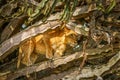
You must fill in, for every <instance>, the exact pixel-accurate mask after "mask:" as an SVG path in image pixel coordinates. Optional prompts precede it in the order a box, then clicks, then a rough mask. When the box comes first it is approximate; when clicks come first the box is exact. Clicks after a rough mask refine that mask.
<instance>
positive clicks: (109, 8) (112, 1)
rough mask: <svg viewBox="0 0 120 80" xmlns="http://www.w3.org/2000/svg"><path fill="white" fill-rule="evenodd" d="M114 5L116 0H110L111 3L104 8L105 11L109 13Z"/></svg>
mask: <svg viewBox="0 0 120 80" xmlns="http://www.w3.org/2000/svg"><path fill="white" fill-rule="evenodd" d="M115 5H116V1H115V0H111V4H110V5H109V6H108V8H107V9H106V10H105V13H106V14H107V13H109V12H110V11H111V10H112V9H113V8H114V7H115Z"/></svg>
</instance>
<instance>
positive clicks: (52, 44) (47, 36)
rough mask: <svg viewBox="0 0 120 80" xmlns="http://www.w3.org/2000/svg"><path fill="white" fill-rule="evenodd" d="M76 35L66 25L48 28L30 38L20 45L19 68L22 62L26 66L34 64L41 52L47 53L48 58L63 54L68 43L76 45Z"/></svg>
mask: <svg viewBox="0 0 120 80" xmlns="http://www.w3.org/2000/svg"><path fill="white" fill-rule="evenodd" d="M76 35H77V34H76V33H75V32H74V31H72V30H70V29H68V28H66V27H64V28H63V29H60V28H56V29H54V30H48V31H47V32H45V33H43V34H40V35H37V36H36V37H33V38H30V39H28V40H27V41H25V42H23V43H21V45H20V47H19V56H18V63H17V68H18V67H19V66H20V62H21V63H23V64H25V65H26V66H29V65H31V64H33V63H34V62H35V61H36V59H37V56H38V55H39V54H44V55H46V58H48V59H52V58H53V57H54V58H57V57H60V56H62V55H63V53H64V51H65V49H66V45H70V46H74V45H75V44H76V42H77V41H76V39H77V38H76Z"/></svg>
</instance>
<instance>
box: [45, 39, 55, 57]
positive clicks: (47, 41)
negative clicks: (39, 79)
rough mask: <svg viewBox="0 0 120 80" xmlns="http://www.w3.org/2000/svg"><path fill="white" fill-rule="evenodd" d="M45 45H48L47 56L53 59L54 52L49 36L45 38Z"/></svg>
mask: <svg viewBox="0 0 120 80" xmlns="http://www.w3.org/2000/svg"><path fill="white" fill-rule="evenodd" d="M43 41H44V44H45V47H46V58H48V59H52V58H53V53H52V47H51V43H50V39H49V38H43Z"/></svg>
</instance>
